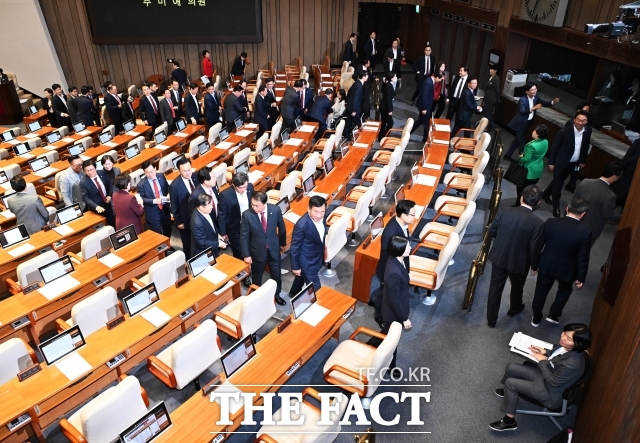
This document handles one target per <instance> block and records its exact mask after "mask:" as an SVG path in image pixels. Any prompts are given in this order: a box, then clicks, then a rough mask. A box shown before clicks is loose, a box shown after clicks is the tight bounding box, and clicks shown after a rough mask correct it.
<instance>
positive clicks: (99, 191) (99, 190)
mask: <svg viewBox="0 0 640 443" xmlns="http://www.w3.org/2000/svg"><path fill="white" fill-rule="evenodd" d="M93 181H94V182H95V184H96V187H97V188H98V193H99V194H100V198H102V201H106V200H107V197H105V195H104V192H103V191H102V186H100V183H98V177H95V178H94V179H93Z"/></svg>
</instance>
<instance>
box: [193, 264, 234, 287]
mask: <svg viewBox="0 0 640 443" xmlns="http://www.w3.org/2000/svg"><path fill="white" fill-rule="evenodd" d="M198 277H202V278H205V279H207V280H209V281H210V282H211V283H213V284H214V285H217V284H218V283H220V282H221V281H224V280H225V279H226V278H227V277H228V276H227V274H225V273H224V272H222V271H219V270H217V269H216V268H214V267H213V266H209V267H207V269H205V270H204V271H203V272H202V274H200V275H199V276H198Z"/></svg>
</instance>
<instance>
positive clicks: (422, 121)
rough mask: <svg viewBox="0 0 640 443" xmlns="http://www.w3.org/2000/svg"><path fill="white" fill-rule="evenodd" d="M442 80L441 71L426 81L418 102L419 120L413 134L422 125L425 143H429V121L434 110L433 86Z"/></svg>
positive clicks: (423, 83) (412, 131)
mask: <svg viewBox="0 0 640 443" xmlns="http://www.w3.org/2000/svg"><path fill="white" fill-rule="evenodd" d="M441 79H442V73H441V72H440V71H437V72H434V73H433V74H431V76H430V77H427V78H426V79H424V81H423V82H422V89H421V90H420V95H418V99H417V100H416V107H417V108H418V120H417V121H416V122H415V123H414V125H413V128H412V129H411V133H412V134H413V133H414V132H415V131H417V130H418V128H419V127H420V126H421V125H422V129H423V133H422V142H423V143H424V142H426V141H427V137H429V130H430V129H431V126H430V125H429V121H430V120H431V109H432V108H433V85H434V84H435V83H436V82H439V81H440V80H441Z"/></svg>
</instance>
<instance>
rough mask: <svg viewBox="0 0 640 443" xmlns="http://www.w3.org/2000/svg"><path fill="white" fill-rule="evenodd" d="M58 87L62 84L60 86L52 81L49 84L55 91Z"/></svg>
mask: <svg viewBox="0 0 640 443" xmlns="http://www.w3.org/2000/svg"><path fill="white" fill-rule="evenodd" d="M58 88H62V86H60V85H59V84H57V83H54V84H52V85H51V89H53V90H54V91H55V90H56V89H58Z"/></svg>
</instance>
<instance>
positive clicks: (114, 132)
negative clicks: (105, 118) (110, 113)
mask: <svg viewBox="0 0 640 443" xmlns="http://www.w3.org/2000/svg"><path fill="white" fill-rule="evenodd" d="M107 130H109V132H110V133H111V138H113V137H115V136H116V127H115V126H114V125H108V126H107V127H106V128H104V130H103V131H102V132H105V131H107Z"/></svg>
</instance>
